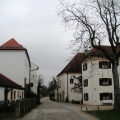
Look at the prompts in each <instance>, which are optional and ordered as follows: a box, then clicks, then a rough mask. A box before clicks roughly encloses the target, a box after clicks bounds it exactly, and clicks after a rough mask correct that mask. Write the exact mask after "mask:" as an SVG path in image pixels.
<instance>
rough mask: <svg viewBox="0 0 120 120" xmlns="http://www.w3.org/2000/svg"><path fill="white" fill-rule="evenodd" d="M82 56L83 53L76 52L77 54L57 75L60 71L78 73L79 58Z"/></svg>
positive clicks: (79, 69) (79, 68) (79, 67)
mask: <svg viewBox="0 0 120 120" xmlns="http://www.w3.org/2000/svg"><path fill="white" fill-rule="evenodd" d="M83 57H84V53H77V55H76V56H75V57H74V58H73V59H72V60H71V61H70V62H69V63H68V64H67V66H66V67H65V68H64V69H63V70H62V71H61V72H60V73H59V74H58V75H57V76H59V75H61V74H62V73H80V72H81V60H82V59H83Z"/></svg>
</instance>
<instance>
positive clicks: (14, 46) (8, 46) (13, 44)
mask: <svg viewBox="0 0 120 120" xmlns="http://www.w3.org/2000/svg"><path fill="white" fill-rule="evenodd" d="M0 50H24V51H25V52H26V55H27V57H28V61H29V66H31V64H30V58H29V54H28V52H27V49H26V48H24V47H23V46H22V45H21V44H19V43H18V42H17V41H16V40H15V39H14V38H11V39H10V40H8V41H7V42H6V43H4V44H3V45H1V46H0Z"/></svg>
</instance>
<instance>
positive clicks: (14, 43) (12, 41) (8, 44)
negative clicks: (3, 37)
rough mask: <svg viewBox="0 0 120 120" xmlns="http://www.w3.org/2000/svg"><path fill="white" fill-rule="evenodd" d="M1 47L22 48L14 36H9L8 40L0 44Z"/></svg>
mask: <svg viewBox="0 0 120 120" xmlns="http://www.w3.org/2000/svg"><path fill="white" fill-rule="evenodd" d="M1 47H3V48H10V47H13V48H24V47H23V46H22V45H20V44H19V43H18V42H17V41H16V40H15V39H14V38H11V39H10V40H8V41H7V42H6V43H4V44H3V45H1Z"/></svg>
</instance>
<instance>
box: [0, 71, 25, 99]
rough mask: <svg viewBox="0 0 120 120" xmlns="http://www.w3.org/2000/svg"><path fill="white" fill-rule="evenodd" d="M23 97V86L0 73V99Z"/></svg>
mask: <svg viewBox="0 0 120 120" xmlns="http://www.w3.org/2000/svg"><path fill="white" fill-rule="evenodd" d="M22 98H24V88H23V87H22V86H20V85H18V84H17V83H15V82H14V81H12V80H11V79H9V78H7V77H6V76H4V75H3V74H1V73H0V100H17V99H22Z"/></svg>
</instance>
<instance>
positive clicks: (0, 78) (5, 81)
mask: <svg viewBox="0 0 120 120" xmlns="http://www.w3.org/2000/svg"><path fill="white" fill-rule="evenodd" d="M0 86H3V87H11V88H16V89H24V88H23V87H22V86H21V85H18V84H17V83H15V82H14V81H12V80H11V79H9V78H7V77H6V76H4V75H3V74H1V73H0Z"/></svg>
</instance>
